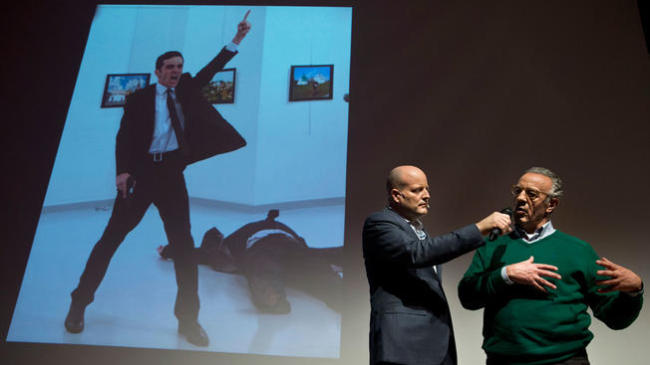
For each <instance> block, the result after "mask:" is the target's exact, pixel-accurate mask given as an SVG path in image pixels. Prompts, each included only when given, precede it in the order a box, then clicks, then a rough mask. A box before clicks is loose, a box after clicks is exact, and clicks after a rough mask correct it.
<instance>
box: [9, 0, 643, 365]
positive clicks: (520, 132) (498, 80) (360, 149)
mask: <svg viewBox="0 0 650 365" xmlns="http://www.w3.org/2000/svg"><path fill="white" fill-rule="evenodd" d="M139 3H148V2H139ZM156 3H161V2H156ZM192 3H194V4H199V3H205V4H217V5H223V4H224V3H217V2H192ZM96 4H97V2H95V1H71V0H68V1H42V2H34V1H21V2H19V3H12V4H10V5H3V6H2V14H3V21H2V28H3V29H2V30H3V31H2V34H3V37H2V41H1V42H2V48H1V49H2V50H4V52H3V53H4V54H3V56H2V67H1V69H2V71H1V74H0V75H1V76H2V82H1V83H0V84H1V85H2V99H3V102H2V111H3V117H2V118H1V120H2V125H3V126H4V130H3V131H2V132H1V133H0V135H1V136H2V142H3V143H2V147H3V149H2V153H3V157H2V171H3V174H2V176H3V179H2V180H3V193H2V198H3V200H4V202H5V204H4V205H3V206H4V207H5V209H4V210H3V212H2V230H1V232H2V240H1V248H0V250H1V251H0V257H1V260H2V261H1V264H2V265H1V268H0V270H1V272H0V274H1V275H2V276H1V277H2V280H1V281H2V284H1V285H2V291H1V293H2V300H1V303H0V331H1V332H0V338H1V339H2V341H3V342H2V343H1V344H0V359H6V361H5V360H2V363H12V364H17V363H24V364H31V363H40V362H44V363H45V362H46V363H50V364H81V363H94V364H104V363H105V364H109V363H110V364H113V363H125V364H143V363H145V364H146V363H152V364H154V363H155V364H174V363H179V362H185V363H188V364H193V363H197V364H198V363H203V362H216V360H218V361H219V362H222V363H242V364H244V363H265V364H266V363H269V364H287V363H292V364H294V363H295V364H302V363H306V362H307V361H306V360H304V359H281V358H273V357H262V356H251V357H242V356H241V355H215V354H211V353H201V352H182V351H171V350H169V351H164V350H150V349H127V348H104V347H93V346H70V345H49V344H48V345H45V344H17V343H6V342H4V339H5V337H6V334H7V331H8V328H9V323H10V319H11V314H12V311H13V306H14V303H15V300H16V298H17V295H18V290H19V287H20V284H21V280H22V275H23V272H24V268H25V264H26V262H27V258H28V255H29V250H30V246H31V242H32V238H33V235H34V230H35V228H36V225H37V223H38V222H37V220H38V217H39V214H40V209H41V203H42V200H43V197H44V194H45V190H46V187H47V183H48V179H49V175H50V170H51V168H52V164H53V161H54V158H55V154H56V149H57V146H58V141H59V137H60V134H61V131H62V128H63V122H64V120H65V117H66V113H67V108H68V104H69V101H70V98H71V96H72V92H73V88H74V83H75V79H76V75H77V71H78V68H79V65H80V62H81V57H82V53H83V49H84V46H85V41H86V37H87V34H88V31H89V29H90V24H91V22H92V15H93V13H94V8H95V5H96ZM226 4H233V5H242V4H254V5H322V6H325V5H352V6H354V7H355V9H354V13H353V39H352V68H351V75H352V76H351V77H352V79H351V87H350V95H351V101H350V128H349V151H348V177H347V179H348V190H347V214H346V234H345V239H346V241H345V247H346V248H345V249H346V250H347V255H346V265H345V270H346V274H345V275H346V281H347V303H348V304H347V308H346V312H344V317H343V328H342V330H343V335H342V336H343V338H342V360H341V361H339V362H335V361H322V363H345V364H359V363H365V362H367V332H368V318H369V316H368V310H369V305H368V294H367V291H368V288H367V283H366V281H365V277H364V272H363V266H362V264H363V263H362V258H361V252H360V251H361V250H360V237H361V235H360V231H361V226H362V223H363V219H364V218H365V216H366V215H367V214H368V213H370V212H371V211H374V210H378V209H380V208H381V207H382V206H383V203H384V191H383V183H384V179H385V176H386V174H387V172H388V171H389V170H390V168H392V167H393V166H395V165H398V164H404V163H409V164H416V165H418V166H420V167H421V168H423V170H425V172H427V174H428V175H429V183H430V185H431V191H432V198H431V202H432V209H431V213H430V214H429V215H428V216H427V217H426V219H425V225H426V226H427V227H428V230H429V232H430V233H433V234H436V233H443V232H445V231H448V230H450V229H453V228H456V227H458V226H460V225H464V224H466V223H469V222H472V221H476V220H478V219H480V218H482V217H483V216H485V215H487V214H488V213H490V212H491V211H493V210H498V209H500V208H502V207H503V206H505V205H507V204H508V203H509V195H508V187H509V186H510V185H511V184H512V183H513V182H515V180H516V179H517V177H518V176H519V175H520V173H521V171H522V170H524V169H525V168H527V167H529V166H532V165H541V166H545V167H548V168H551V169H552V170H555V171H556V172H557V173H559V174H560V176H562V177H563V179H564V180H565V184H566V197H565V198H564V200H563V201H562V202H561V205H560V207H559V209H558V211H557V214H556V215H555V218H554V224H555V226H556V228H558V229H560V230H563V231H565V232H567V233H569V234H572V235H575V236H578V237H580V238H582V239H584V240H586V241H588V242H590V243H591V244H592V245H593V246H594V248H595V249H596V250H597V252H599V253H600V254H601V255H605V256H607V257H608V258H610V259H612V260H613V261H615V262H618V263H621V264H623V265H626V266H628V267H630V268H631V269H633V270H635V271H636V272H638V273H639V274H640V275H641V276H642V277H644V278H646V279H647V278H648V277H649V275H650V270H649V269H648V268H647V267H648V265H647V262H648V261H649V260H648V259H649V258H650V254H649V249H648V248H647V246H648V243H650V242H648V238H647V230H648V229H647V222H649V221H650V210H649V209H650V208H649V207H650V194H648V191H649V189H650V184H649V181H650V169H649V168H648V164H649V162H650V147H649V146H648V140H650V127H649V125H648V124H649V123H648V122H649V120H650V117H649V116H650V89H649V86H650V62H649V59H648V48H649V47H648V43H647V39H648V37H647V34H648V25H647V24H648V5H647V2H644V1H643V0H639V1H638V2H637V1H632V0H628V1H607V0H602V1H594V0H578V1H570V2H567V1H545V2H523V1H514V0H513V1H493V2H484V1H479V0H471V1H462V2H449V1H408V2H407V1H399V2H397V1H373V0H358V1H321V2H318V1H267V2H260V1H256V2H253V1H249V2H233V1H231V2H228V3H226ZM644 22H645V24H644ZM644 26H645V34H646V37H645V38H644ZM334 97H335V98H339V97H343V96H342V95H334ZM98 163H105V161H101V162H100V161H98ZM470 259H471V255H465V256H464V257H462V258H460V259H459V260H456V261H454V262H452V263H450V264H449V265H447V267H446V269H445V282H444V285H445V288H446V290H447V296H448V298H449V300H450V305H451V307H452V316H453V317H454V321H455V330H456V336H457V343H458V349H459V356H460V361H461V363H466V364H474V363H479V362H480V360H476V359H480V356H481V353H482V352H481V350H480V348H479V346H480V327H481V319H480V318H481V317H480V312H468V311H465V310H463V309H462V308H461V307H460V305H459V304H458V301H457V298H456V293H455V286H456V284H457V282H458V280H459V279H460V276H461V275H462V273H463V272H464V270H465V268H466V267H467V264H468V263H469V260H470ZM47 307H48V306H47V298H43V304H42V308H43V310H47ZM61 315H62V322H63V316H64V313H62V314H61ZM649 326H650V318H648V315H647V311H646V310H645V309H644V310H643V311H642V313H641V316H640V318H639V319H638V320H637V322H636V323H635V324H634V325H633V326H632V327H631V328H629V329H627V330H625V331H623V332H616V333H615V332H613V331H610V330H606V329H604V328H602V326H600V325H599V324H597V323H595V324H594V327H595V328H594V327H592V328H594V331H595V332H596V339H595V341H594V342H593V343H592V344H591V345H590V346H589V348H588V350H589V354H590V358H591V359H592V364H599V363H601V364H605V363H611V362H613V361H614V360H613V359H618V360H620V359H621V358H623V359H625V358H626V356H630V358H627V361H624V362H626V363H629V364H642V363H645V360H643V359H644V358H648V356H650V349H648V348H647V346H645V347H644V342H643V340H642V336H645V335H647V331H648V328H649ZM62 330H63V326H62ZM646 345H647V343H646ZM610 358H611V359H612V360H611V361H610V360H608V359H610ZM310 362H312V363H314V362H313V361H310ZM319 363H320V362H319Z"/></svg>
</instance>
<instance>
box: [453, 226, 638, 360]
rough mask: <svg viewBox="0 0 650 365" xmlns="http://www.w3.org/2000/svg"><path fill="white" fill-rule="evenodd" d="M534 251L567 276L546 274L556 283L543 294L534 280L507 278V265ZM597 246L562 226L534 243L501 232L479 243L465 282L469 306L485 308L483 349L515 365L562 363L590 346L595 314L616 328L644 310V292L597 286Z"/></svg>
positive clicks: (463, 298) (537, 259)
mask: <svg viewBox="0 0 650 365" xmlns="http://www.w3.org/2000/svg"><path fill="white" fill-rule="evenodd" d="M530 256H534V257H535V259H534V262H536V263H544V264H551V265H554V266H557V267H558V269H559V270H558V273H559V274H560V275H561V276H562V279H561V280H557V279H551V278H546V279H547V280H549V281H551V282H553V283H554V284H555V285H556V286H557V289H556V290H553V289H550V288H547V290H548V293H543V292H541V291H539V290H538V289H535V288H534V287H532V286H525V285H520V284H513V285H508V284H506V283H505V281H504V280H503V278H502V277H501V268H502V267H503V266H505V265H509V264H512V263H516V262H520V261H524V260H526V259H528V258H529V257H530ZM598 258H599V257H598V255H596V252H595V251H594V250H593V248H591V246H590V245H589V244H588V243H586V242H583V241H581V240H579V239H577V238H575V237H571V236H569V235H567V234H565V233H563V232H560V231H555V232H554V233H553V234H551V235H550V236H547V237H545V238H543V239H541V240H539V241H536V242H534V243H532V244H529V243H526V242H524V241H523V240H521V239H519V238H513V237H511V236H502V237H500V238H499V239H497V240H496V241H495V242H493V243H488V244H487V245H485V246H482V247H481V248H479V249H478V250H477V251H476V253H475V254H474V259H473V260H472V264H471V265H470V266H469V268H468V269H467V272H466V273H465V276H464V277H463V279H462V280H461V281H460V283H459V285H458V296H459V297H460V301H461V303H462V304H463V306H464V307H465V308H467V309H479V308H485V311H484V313H483V337H484V341H483V349H484V350H485V352H486V353H488V355H496V356H505V357H507V358H508V362H510V363H512V364H517V363H525V364H547V363H553V362H557V361H562V360H564V359H566V358H568V357H571V356H572V355H573V354H575V353H576V352H577V351H579V350H581V349H583V348H585V347H586V346H587V344H588V343H589V341H591V339H592V338H593V334H592V333H591V331H589V328H588V327H589V324H590V323H591V318H590V316H589V314H588V313H587V307H588V306H589V307H591V309H592V311H593V313H594V316H595V317H596V318H598V319H600V320H602V321H603V322H605V324H606V325H607V326H608V327H610V328H612V329H622V328H625V327H627V326H629V325H630V324H631V323H632V322H633V321H634V320H635V319H636V317H637V316H638V315H639V312H640V311H641V305H642V303H643V296H642V295H637V296H631V295H628V294H626V293H621V292H613V293H607V294H601V293H598V292H597V289H598V287H597V286H596V284H595V281H596V280H602V279H604V278H605V277H602V276H598V275H596V271H597V270H601V269H602V268H601V267H600V266H599V265H597V264H596V260H597V259H598Z"/></svg>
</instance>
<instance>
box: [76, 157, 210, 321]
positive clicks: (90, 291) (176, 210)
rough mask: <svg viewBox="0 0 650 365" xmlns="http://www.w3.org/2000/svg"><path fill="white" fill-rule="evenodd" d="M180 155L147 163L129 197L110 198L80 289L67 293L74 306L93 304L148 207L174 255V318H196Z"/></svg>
mask: <svg viewBox="0 0 650 365" xmlns="http://www.w3.org/2000/svg"><path fill="white" fill-rule="evenodd" d="M184 168H185V163H184V160H183V158H182V155H180V154H178V153H174V152H171V153H167V154H164V155H163V161H160V162H153V161H151V162H149V163H147V164H146V165H145V166H144V167H143V168H142V169H140V171H141V172H139V173H138V174H137V176H135V181H136V184H135V187H134V193H133V194H132V196H131V197H129V198H126V199H124V198H122V196H121V193H118V196H117V197H116V198H115V203H114V205H113V213H112V215H111V218H110V220H109V222H108V225H107V226H106V229H105V230H104V234H103V235H102V236H101V238H100V239H99V241H98V242H97V243H96V244H95V247H94V248H93V250H92V252H91V254H90V257H89V258H88V262H87V263H86V268H85V270H84V272H83V274H82V275H81V279H80V280H79V285H78V286H77V288H76V289H75V290H74V291H73V292H72V294H71V296H72V301H73V303H77V304H81V305H88V304H90V303H91V302H92V301H93V299H94V294H95V291H96V290H97V287H98V286H99V284H100V283H101V281H102V279H103V278H104V275H105V274H106V270H107V269H108V264H109V263H110V260H111V258H112V257H113V254H114V253H115V251H116V250H117V248H118V247H119V246H120V244H121V243H122V241H123V240H124V237H125V236H126V235H127V233H129V232H130V231H131V230H133V228H135V227H136V226H137V225H138V223H140V220H141V219H142V217H143V216H144V214H145V212H146V211H147V209H148V208H149V206H150V205H151V204H152V203H153V204H154V205H155V206H156V207H157V208H158V213H159V214H160V218H161V219H162V221H163V224H164V227H165V233H166V234H167V239H168V240H169V244H170V248H171V249H172V251H173V253H174V257H175V260H174V269H175V271H176V284H177V285H178V292H177V294H176V304H175V307H174V314H175V315H176V317H177V318H178V319H179V321H194V320H196V318H197V317H198V312H199V297H198V276H197V275H198V274H197V266H196V262H195V261H194V260H192V259H191V253H192V250H193V248H194V241H193V239H192V235H191V233H190V212H189V202H188V196H187V188H186V186H185V177H184V176H183V170H184Z"/></svg>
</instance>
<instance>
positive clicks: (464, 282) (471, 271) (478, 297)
mask: <svg viewBox="0 0 650 365" xmlns="http://www.w3.org/2000/svg"><path fill="white" fill-rule="evenodd" d="M489 256H490V255H489V254H488V250H487V246H483V247H481V248H479V249H478V250H476V253H475V254H474V258H473V259H472V263H471V264H470V265H469V267H468V268H467V271H466V272H465V275H464V276H463V278H462V279H461V281H460V283H458V298H459V299H460V303H461V304H462V305H463V307H465V308H466V309H471V310H475V309H480V308H483V307H485V306H486V305H487V303H488V302H489V301H490V298H495V297H497V296H499V295H501V294H502V293H504V292H505V291H506V290H508V288H509V285H508V284H506V282H505V281H504V280H503V278H502V277H501V267H497V268H493V267H490V266H489V263H490V262H491V259H490V257H489Z"/></svg>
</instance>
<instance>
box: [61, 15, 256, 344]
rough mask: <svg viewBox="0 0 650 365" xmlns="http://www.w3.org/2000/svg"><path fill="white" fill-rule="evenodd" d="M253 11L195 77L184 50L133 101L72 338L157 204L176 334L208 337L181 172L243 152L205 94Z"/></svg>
mask: <svg viewBox="0 0 650 365" xmlns="http://www.w3.org/2000/svg"><path fill="white" fill-rule="evenodd" d="M249 13H250V10H249V11H248V12H247V13H246V15H245V16H244V19H243V20H242V21H241V22H240V23H239V24H238V26H237V33H236V35H235V37H234V38H233V40H232V42H231V43H230V44H228V45H227V46H226V47H224V48H223V49H222V50H221V52H219V54H218V55H217V56H216V57H215V58H214V59H213V60H212V61H210V63H208V65H206V66H205V67H204V68H203V69H202V70H201V71H199V72H198V73H197V74H196V76H195V77H192V76H191V75H190V74H189V73H183V63H184V59H183V56H182V54H181V53H180V52H176V51H170V52H166V53H164V54H163V55H161V56H160V57H158V59H157V60H156V70H155V74H156V76H157V78H158V84H153V85H150V86H148V87H146V88H144V89H142V90H139V91H137V92H136V93H134V94H133V95H131V96H129V97H128V98H127V101H126V105H125V106H124V115H123V116H122V121H121V123H120V129H119V131H118V133H117V137H116V143H115V158H116V170H117V171H116V173H117V177H116V179H115V180H116V183H115V184H116V186H117V190H118V192H117V197H116V198H115V203H114V205H113V212H112V215H111V218H110V220H109V222H108V225H107V227H106V229H105V230H104V233H103V235H102V236H101V238H100V239H99V241H98V242H97V243H96V244H95V247H94V248H93V250H92V252H91V254H90V257H89V258H88V262H87V263H86V268H85V270H84V272H83V274H82V275H81V278H80V280H79V285H78V286H77V288H76V289H75V290H74V291H73V292H72V294H71V296H72V301H71V304H70V310H69V312H68V315H67V317H66V319H65V328H66V329H67V330H68V332H71V333H79V332H81V331H83V329H84V311H85V308H86V306H87V305H88V304H90V303H91V302H92V301H93V298H94V294H95V291H96V290H97V287H98V286H99V284H100V283H101V281H102V279H103V277H104V275H105V273H106V270H107V268H108V264H109V262H110V260H111V257H112V256H113V254H114V253H115V251H116V250H117V248H118V247H119V245H120V244H121V243H122V241H123V240H124V238H125V236H126V235H127V234H128V233H129V232H130V231H131V230H132V229H133V228H135V227H136V226H137V225H138V223H139V222H140V220H141V219H142V217H143V216H144V214H145V212H146V211H147V209H148V208H149V206H150V205H151V204H152V203H153V204H154V205H155V206H156V207H157V208H158V212H159V214H160V218H161V219H162V221H163V224H164V227H165V233H166V234H167V238H168V240H169V244H170V246H171V249H172V250H173V252H174V255H175V257H176V260H175V261H174V269H175V271H176V283H177V285H178V292H177V295H176V304H175V306H174V314H175V315H176V318H177V319H178V332H179V334H180V335H182V336H184V337H185V339H186V340H187V341H188V342H190V343H192V344H194V345H196V346H207V345H208V344H209V339H208V336H207V334H206V333H205V331H204V330H203V328H202V327H201V325H200V324H199V323H198V320H197V318H198V312H199V298H198V273H197V266H196V262H194V260H192V259H191V253H192V250H193V248H194V241H193V239H192V236H191V232H190V213H189V198H188V194H187V189H186V185H185V177H184V175H183V170H184V169H185V167H186V166H187V165H189V164H192V163H194V162H196V161H200V160H203V159H206V158H208V157H211V156H214V155H216V154H220V153H225V152H229V151H233V150H236V149H238V148H241V147H243V146H244V145H245V144H246V141H244V139H243V138H242V137H241V136H240V135H239V133H238V132H237V131H236V130H235V129H234V128H233V127H232V126H231V125H230V124H229V123H228V122H227V121H226V120H225V119H223V118H222V117H221V115H220V114H219V112H217V111H216V110H215V109H214V107H213V106H212V105H211V104H209V103H208V102H207V101H206V100H205V99H204V98H203V96H202V94H201V89H202V87H203V86H205V85H207V84H208V83H209V82H210V80H211V79H212V77H213V76H214V75H215V74H216V73H217V72H219V71H220V70H222V69H223V67H224V66H225V64H226V63H227V62H228V61H229V60H230V59H231V58H232V57H234V56H235V54H237V45H239V43H240V42H241V41H242V40H243V39H244V37H245V36H246V34H247V33H248V32H249V30H250V28H251V25H250V23H249V22H248V21H247V18H248V15H249Z"/></svg>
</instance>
